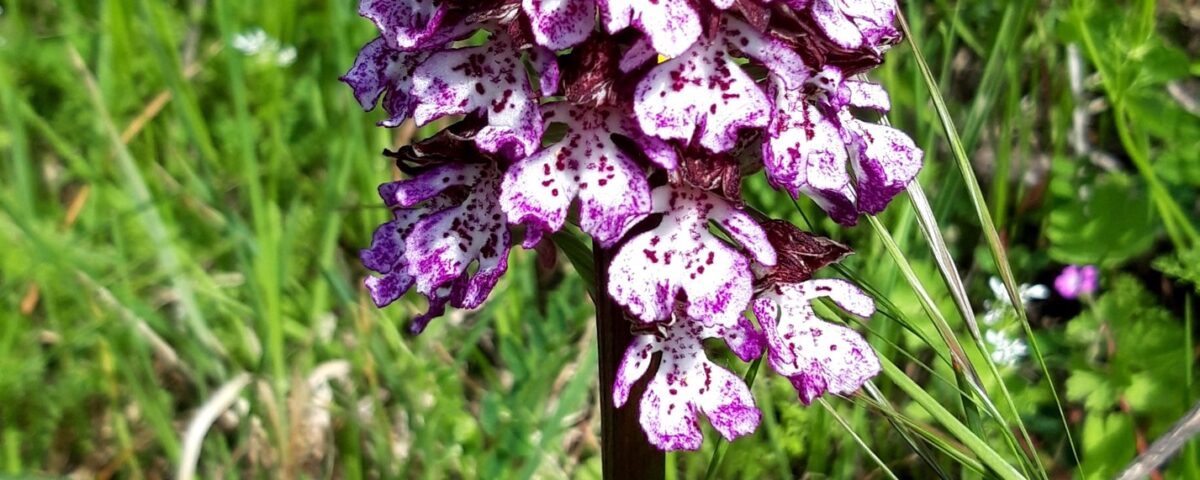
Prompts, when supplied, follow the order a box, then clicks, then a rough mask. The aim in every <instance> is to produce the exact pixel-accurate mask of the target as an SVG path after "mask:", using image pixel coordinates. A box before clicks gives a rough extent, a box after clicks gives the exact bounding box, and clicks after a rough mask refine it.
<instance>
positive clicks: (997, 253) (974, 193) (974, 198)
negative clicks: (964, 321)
mask: <svg viewBox="0 0 1200 480" xmlns="http://www.w3.org/2000/svg"><path fill="white" fill-rule="evenodd" d="M898 19H899V22H900V28H901V29H903V31H904V36H905V37H906V38H907V39H908V44H909V46H910V47H911V48H912V50H913V57H914V59H915V60H916V62H917V67H918V68H919V69H920V71H921V77H922V78H923V79H924V81H925V86H926V88H928V89H929V93H930V98H931V99H932V100H933V105H934V109H935V110H936V111H937V114H938V119H939V120H940V122H941V126H942V130H943V132H944V133H945V134H946V138H947V140H948V142H949V144H950V149H951V151H952V152H953V154H954V160H955V164H956V165H957V166H958V170H959V174H960V175H961V176H962V178H963V183H964V184H965V186H966V187H967V192H968V194H969V195H968V198H969V199H970V200H971V206H972V207H973V208H974V210H975V215H976V216H977V217H978V218H979V222H980V226H981V228H982V229H983V233H984V237H986V238H987V243H988V249H989V250H990V251H991V254H992V258H993V260H994V261H995V263H996V268H997V270H999V273H1000V278H1001V279H1002V280H1003V281H1004V286H1005V289H1006V290H1007V291H1008V296H1009V299H1010V300H1011V302H1012V304H1013V305H1023V303H1022V302H1021V298H1020V295H1019V294H1018V293H1017V283H1016V281H1015V280H1014V279H1013V273H1012V266H1011V265H1009V263H1008V256H1007V254H1006V253H1005V251H1004V246H1003V245H1002V244H1001V243H1000V235H999V234H998V233H997V232H996V226H995V224H994V223H993V222H992V216H991V213H989V212H988V209H987V203H986V202H985V201H984V199H983V192H982V190H981V189H980V187H979V182H978V180H976V178H975V173H974V171H973V169H972V167H971V162H970V160H968V159H967V153H966V150H965V149H964V148H963V144H962V141H961V140H960V139H959V137H958V131H957V129H956V128H955V127H954V120H953V118H952V117H951V116H950V111H949V109H948V108H946V102H945V100H943V98H942V94H941V91H940V90H939V89H938V86H937V82H936V81H934V78H933V74H932V73H931V72H930V70H929V65H928V64H927V63H926V62H925V57H924V56H923V55H922V54H921V49H920V47H919V46H917V42H916V40H915V39H914V38H913V34H912V32H911V31H910V30H909V28H908V23H907V20H906V19H905V18H904V15H903V14H900V15H898ZM1015 310H1016V311H1017V317H1018V318H1019V319H1020V322H1021V326H1022V327H1023V328H1024V330H1025V336H1026V339H1027V340H1028V342H1029V346H1030V347H1031V350H1032V351H1033V356H1034V358H1036V359H1037V361H1038V366H1039V367H1040V368H1041V370H1042V374H1043V375H1045V378H1046V384H1047V386H1049V388H1050V393H1051V395H1052V396H1053V398H1054V403H1055V406H1056V407H1057V408H1058V414H1059V418H1060V419H1061V420H1062V425H1063V430H1064V433H1065V434H1066V436H1067V442H1068V443H1069V444H1070V447H1071V455H1072V456H1073V458H1074V460H1075V463H1076V465H1079V464H1080V462H1079V452H1078V450H1077V449H1076V447H1075V439H1074V436H1073V435H1072V434H1071V425H1070V423H1068V422H1067V416H1066V412H1065V410H1064V409H1063V404H1062V399H1061V397H1059V395H1058V388H1057V387H1055V386H1054V377H1053V376H1052V375H1050V369H1049V367H1047V365H1046V358H1045V356H1043V355H1042V351H1041V347H1039V346H1038V342H1037V338H1036V337H1034V335H1033V328H1032V327H1031V326H1030V324H1029V317H1028V315H1027V314H1026V312H1025V309H1024V308H1016V309H1015ZM1080 476H1083V472H1082V470H1081V471H1080Z"/></svg>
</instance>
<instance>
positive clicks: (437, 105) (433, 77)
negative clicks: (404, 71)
mask: <svg viewBox="0 0 1200 480" xmlns="http://www.w3.org/2000/svg"><path fill="white" fill-rule="evenodd" d="M516 52H517V46H516V44H515V43H514V42H512V40H511V39H509V38H508V36H507V35H505V34H503V33H495V34H493V36H492V39H491V41H490V42H488V44H487V45H485V46H479V47H471V48H460V49H457V50H448V51H444V52H438V53H435V54H433V55H431V56H430V57H429V59H428V60H426V61H425V63H422V64H421V66H419V67H417V69H416V71H415V72H414V74H413V89H412V93H413V95H415V96H416V97H417V98H418V99H419V103H418V105H417V107H416V109H415V111H414V113H413V117H414V119H416V121H417V124H418V125H424V124H426V123H429V122H430V121H432V120H434V119H437V118H441V117H443V116H446V115H457V114H467V113H472V112H476V111H481V112H483V113H484V115H486V116H487V119H488V125H487V126H486V127H484V128H483V129H481V130H480V131H479V132H478V134H476V136H475V143H476V145H478V146H479V148H480V149H481V150H484V151H486V152H489V153H502V154H504V155H505V156H508V157H510V158H523V157H525V156H526V155H529V154H530V153H533V151H534V150H536V149H537V147H538V143H539V141H540V140H541V138H542V119H541V114H540V112H539V111H538V101H537V96H536V95H535V94H534V92H533V89H532V88H531V87H530V85H529V79H528V77H527V75H526V74H525V71H524V67H523V66H522V65H521V62H520V57H519V56H518V55H517V53H516Z"/></svg>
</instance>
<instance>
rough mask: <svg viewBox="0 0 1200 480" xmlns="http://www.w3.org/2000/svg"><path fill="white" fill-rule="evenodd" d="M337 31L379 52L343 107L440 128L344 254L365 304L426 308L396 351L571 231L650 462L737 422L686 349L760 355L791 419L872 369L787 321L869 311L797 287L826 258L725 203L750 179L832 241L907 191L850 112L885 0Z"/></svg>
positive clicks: (742, 4)
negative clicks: (809, 210)
mask: <svg viewBox="0 0 1200 480" xmlns="http://www.w3.org/2000/svg"><path fill="white" fill-rule="evenodd" d="M359 13H360V14H361V15H362V16H364V17H366V18H368V19H370V20H371V21H372V22H374V23H375V24H376V25H377V26H378V27H379V33H380V35H379V37H378V38H376V39H374V40H372V41H370V42H368V43H367V44H366V45H364V46H363V48H362V50H361V51H360V53H359V55H358V58H357V59H356V60H355V61H354V64H353V66H352V67H351V68H350V70H349V71H348V72H347V73H346V75H345V76H343V77H342V80H343V81H344V82H346V83H347V84H348V85H349V86H350V87H351V88H352V89H353V91H354V97H355V99H356V100H357V101H358V103H359V104H360V105H361V106H362V108H363V109H365V110H372V109H374V108H375V106H376V105H377V104H382V108H383V110H384V112H385V113H386V118H385V119H384V120H382V121H380V122H379V123H380V125H382V126H387V127H396V126H399V125H401V124H403V123H404V122H406V121H409V120H411V121H413V122H415V123H416V124H417V125H425V124H428V123H430V122H433V121H434V120H438V119H459V118H461V120H458V121H457V123H453V124H452V125H451V126H450V127H447V128H446V129H445V130H443V131H442V132H441V133H439V134H437V135H435V136H434V137H433V138H430V139H428V140H426V141H423V142H421V143H418V144H415V145H409V146H405V147H403V148H402V149H401V150H399V151H398V152H396V153H393V154H392V155H394V156H395V157H396V159H397V165H398V166H399V167H400V169H401V170H402V171H403V172H404V173H406V174H407V177H406V179H404V180H399V181H396V182H391V183H385V184H383V185H382V186H380V188H379V193H380V196H381V197H382V198H383V202H384V204H385V205H386V206H387V207H388V208H389V209H390V210H391V212H392V214H393V217H392V219H391V220H390V221H388V222H387V223H384V224H383V225H381V226H380V227H379V228H378V229H377V230H376V232H375V235H374V239H373V241H372V243H371V246H370V248H368V249H365V250H363V251H362V255H361V257H362V261H363V264H364V265H365V266H366V267H367V268H369V269H371V270H373V271H375V272H377V273H378V274H379V275H378V276H371V277H368V278H367V279H366V280H365V285H366V287H367V289H368V291H369V292H370V295H371V297H372V299H373V300H374V302H375V303H376V305H378V306H380V307H383V306H386V305H388V304H390V303H392V302H394V301H395V300H397V299H398V298H400V297H401V296H402V295H404V294H405V293H406V292H407V291H409V290H413V289H415V290H416V292H418V293H419V294H421V295H423V296H425V297H426V298H427V299H428V301H429V307H428V311H427V312H426V313H424V314H421V315H418V316H416V317H415V318H413V319H412V322H411V324H410V329H411V330H412V331H413V332H414V333H419V332H420V331H421V330H423V329H424V328H425V327H426V325H427V324H428V323H429V321H430V320H431V319H432V318H435V317H437V316H439V315H441V314H443V313H444V312H445V310H446V308H447V307H456V308H475V307H478V306H480V305H481V304H482V303H483V302H484V301H485V300H486V299H487V297H488V295H489V294H490V293H491V291H492V290H493V288H494V287H495V286H496V284H497V282H498V281H499V280H500V278H501V277H502V276H503V275H504V273H505V271H506V270H507V267H508V262H507V258H508V253H509V250H510V248H511V244H512V243H513V242H514V238H519V239H522V245H523V246H524V247H525V248H534V247H535V246H537V245H539V243H541V244H543V245H546V243H544V242H542V240H543V238H544V237H545V236H546V235H548V234H551V233H554V232H557V231H559V230H561V229H563V228H564V226H565V225H566V224H567V223H573V224H575V225H577V226H578V227H579V228H580V229H581V230H582V231H583V232H584V233H586V234H588V235H590V236H591V237H592V238H593V239H595V240H596V243H597V244H598V245H599V248H604V249H610V250H611V251H612V252H613V257H612V261H611V263H610V264H609V266H608V271H607V272H604V274H606V275H607V276H608V281H607V283H606V284H607V285H608V288H607V291H606V292H600V294H606V295H609V296H610V297H611V298H612V299H613V300H614V301H615V302H617V303H618V304H620V305H621V306H623V307H624V309H625V313H627V314H628V317H629V319H630V320H631V323H630V327H631V328H633V327H635V326H636V331H637V332H640V334H639V335H637V336H636V337H635V339H634V340H633V343H632V344H631V345H630V346H629V347H628V349H627V351H626V355H625V357H624V360H623V362H622V363H621V365H620V368H619V371H618V373H617V378H616V382H615V384H614V385H612V389H613V393H612V394H613V400H614V401H615V403H616V404H617V405H618V406H620V405H624V404H625V403H627V402H628V401H629V400H630V398H629V396H630V392H631V387H632V386H633V384H634V383H635V382H638V381H639V379H641V378H643V377H649V380H648V384H647V388H646V393H645V394H644V395H642V397H641V398H640V399H638V402H639V403H638V405H639V406H640V410H639V416H640V419H641V425H642V427H643V429H644V431H645V433H646V435H647V438H648V439H649V441H650V443H652V444H653V445H655V446H657V447H658V448H661V449H663V450H681V449H684V450H694V449H697V448H699V447H700V444H701V442H702V437H701V431H700V429H699V426H698V422H699V416H700V414H701V413H702V414H703V415H704V416H705V417H707V418H708V421H709V422H710V423H711V424H712V425H713V427H714V428H715V429H716V430H717V431H718V432H719V433H720V434H721V435H722V436H724V437H725V438H727V439H730V440H732V439H734V438H737V437H740V436H743V435H747V434H750V433H752V432H753V431H754V430H755V429H756V428H757V426H758V424H759V421H760V419H761V416H762V415H761V413H760V412H759V410H758V409H757V407H756V406H755V403H754V399H753V397H752V396H751V393H750V389H749V388H748V387H747V385H746V384H745V383H744V382H743V381H742V379H741V378H740V377H738V376H737V375H735V374H734V373H732V372H731V371H729V370H727V369H726V368H724V367H721V366H719V365H717V364H716V363H714V362H713V361H712V360H710V359H709V358H708V356H707V355H706V353H705V350H704V348H703V345H702V344H703V341H704V340H706V339H710V338H721V339H723V340H725V343H726V344H727V345H728V346H729V348H730V349H731V350H732V351H733V353H734V354H735V356H736V357H738V358H739V359H741V360H743V361H751V360H753V359H756V358H759V357H760V356H761V355H764V354H765V355H766V356H767V358H766V360H767V361H768V364H769V365H770V366H771V367H772V368H773V369H774V370H775V371H776V372H778V373H779V374H780V375H782V376H783V377H786V378H787V379H788V380H789V381H790V382H791V383H792V384H793V385H794V386H795V388H796V389H797V391H798V394H799V397H800V400H801V401H802V402H804V403H805V404H808V403H810V402H812V401H813V400H814V399H815V398H817V397H818V396H820V395H822V394H824V393H827V392H831V393H835V394H843V395H845V394H851V393H853V392H854V391H856V390H857V389H858V388H860V387H861V386H862V385H863V384H864V382H866V381H867V380H869V379H870V378H871V377H873V376H874V375H876V374H877V373H878V372H879V361H878V358H876V357H875V354H874V351H873V350H872V349H871V347H870V345H869V344H868V343H867V342H866V340H865V339H864V338H863V337H862V336H861V335H859V334H858V333H856V332H855V331H854V330H852V329H850V328H849V327H846V326H843V325H838V324H834V323H830V322H828V321H826V320H823V319H821V318H819V317H818V316H817V315H816V313H815V310H814V309H813V307H812V306H811V305H810V302H811V301H812V300H814V299H817V298H820V297H827V298H829V299H830V300H832V301H833V303H834V304H836V305H838V306H840V307H841V308H842V309H844V310H845V311H846V312H849V313H851V314H854V315H857V316H859V317H869V316H870V315H871V314H872V313H873V312H874V302H873V301H872V299H871V298H870V297H868V296H867V295H866V294H864V293H863V292H862V291H860V290H859V289H858V288H857V287H855V286H854V285H852V284H850V283H849V282H846V281H842V280H834V279H812V276H813V273H814V272H815V271H816V270H818V269H820V268H821V267H824V266H825V265H828V264H829V263H832V262H836V261H838V260H840V259H841V258H843V257H844V256H845V255H847V254H849V253H850V250H849V248H847V247H845V246H842V245H841V244H838V243H836V242H833V241H831V240H828V239H822V238H820V237H815V236H812V235H810V234H807V233H805V232H802V231H800V230H799V229H796V228H795V227H794V226H792V225H790V224H788V223H787V222H782V221H779V220H771V219H768V218H765V217H764V216H763V215H761V214H759V213H757V212H754V211H753V210H751V209H749V208H747V207H746V206H745V204H744V202H743V200H742V199H741V198H740V190H741V188H740V185H741V180H742V179H743V177H744V176H745V175H748V174H751V173H753V172H756V171H758V170H760V169H762V170H764V171H765V175H766V177H767V179H768V180H769V182H770V183H771V185H773V186H774V187H776V188H778V189H781V190H784V191H786V192H787V193H788V194H790V195H792V196H794V197H800V196H801V195H802V194H803V195H804V196H807V197H809V198H811V199H812V200H813V201H815V202H816V203H817V205H819V206H820V207H821V208H822V209H824V210H825V211H826V212H828V213H829V215H830V217H831V218H833V219H834V220H835V221H837V222H839V223H841V224H844V225H853V224H855V222H857V219H858V217H859V215H862V214H868V215H870V214H876V213H879V212H881V211H882V210H883V209H884V208H885V207H886V206H887V204H888V203H889V202H890V201H891V199H892V198H893V197H895V196H896V195H897V194H899V193H900V192H901V191H902V190H904V188H905V187H906V186H907V185H908V183H909V182H911V181H912V180H913V179H914V178H915V177H916V175H917V173H918V172H919V170H920V168H921V161H922V154H921V151H920V150H919V149H917V148H916V146H915V144H914V143H913V141H912V140H911V139H909V138H908V136H906V135H905V134H904V133H902V132H900V131H899V130H896V129H893V128H890V127H887V126H884V125H879V124H876V123H872V122H868V121H865V120H861V119H859V118H857V117H856V116H855V113H854V112H853V111H852V109H857V110H869V111H874V112H877V113H880V114H882V113H886V112H887V111H888V110H889V109H890V102H889V99H888V96H887V93H886V92H885V91H884V90H883V88H882V87H881V86H879V85H877V84H873V83H869V82H867V81H865V80H861V79H859V78H860V76H861V75H860V74H862V73H864V72H866V71H867V70H869V69H870V68H872V67H874V66H876V65H878V64H879V63H880V62H881V61H882V55H883V53H884V52H885V51H886V50H887V49H888V47H889V46H890V45H892V44H893V43H895V42H896V41H898V39H899V33H898V32H897V30H896V29H895V27H894V26H893V20H894V17H895V15H896V12H895V4H894V3H893V2H885V1H882V0H744V1H741V0H739V1H736V2H735V1H733V0H656V1H646V0H522V1H520V2H517V1H516V0H502V1H490V2H474V3H472V2H456V1H452V0H361V3H360V6H359ZM480 31H485V32H487V35H476V34H477V33H478V32H480ZM472 38H473V39H479V38H486V39H485V40H483V41H482V42H481V43H480V42H479V41H477V40H473V41H467V40H468V39H472ZM565 49H570V50H569V51H567V50H565ZM656 59H657V61H655V60H656ZM443 121H445V120H443ZM559 127H561V129H559ZM551 132H554V133H553V134H551ZM559 133H561V134H562V135H561V136H559V135H558V134H559ZM575 204H578V206H577V207H575V206H574V205H575ZM751 310H752V311H753V318H755V319H757V323H755V322H754V321H752V320H751V317H750V316H749V315H748V314H747V312H748V311H751ZM647 332H651V333H647ZM656 355H657V357H658V358H659V360H658V362H657V365H658V367H657V371H655V372H653V373H650V372H649V370H650V368H651V366H652V365H654V364H655V362H654V361H652V359H653V358H654V357H655V356H656Z"/></svg>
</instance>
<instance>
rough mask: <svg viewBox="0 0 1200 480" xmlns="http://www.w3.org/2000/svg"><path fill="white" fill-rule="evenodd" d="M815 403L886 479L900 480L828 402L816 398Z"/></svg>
mask: <svg viewBox="0 0 1200 480" xmlns="http://www.w3.org/2000/svg"><path fill="white" fill-rule="evenodd" d="M817 401H818V402H820V403H821V406H822V407H825V411H827V412H829V414H830V415H831V416H833V419H834V420H837V422H838V423H839V424H841V425H842V428H844V429H846V433H847V434H849V435H850V438H853V439H854V443H857V444H858V446H860V447H862V449H863V451H864V452H866V454H867V456H869V457H871V461H873V462H875V464H876V465H879V469H880V470H881V471H883V473H884V475H887V477H888V478H890V479H892V480H900V479H899V478H897V477H896V474H895V473H892V469H890V468H888V466H887V464H886V463H883V460H880V459H879V455H876V454H875V451H874V450H871V447H870V446H869V445H867V442H864V441H863V439H862V437H859V436H858V434H857V433H855V432H854V429H853V428H851V427H850V424H849V423H846V419H844V418H842V416H841V415H838V413H837V410H834V408H833V406H831V405H829V402H827V401H825V399H824V398H818V399H817Z"/></svg>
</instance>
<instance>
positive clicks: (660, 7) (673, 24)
mask: <svg viewBox="0 0 1200 480" xmlns="http://www.w3.org/2000/svg"><path fill="white" fill-rule="evenodd" d="M599 3H600V15H601V21H602V22H603V23H604V28H605V29H607V30H608V32H609V33H616V32H617V31H619V30H622V29H624V28H626V27H629V26H630V25H632V26H634V27H635V28H637V29H638V30H641V31H642V33H644V34H645V35H646V36H647V37H648V38H649V40H650V44H651V45H652V46H653V47H654V50H656V51H658V53H660V54H663V55H666V56H668V57H674V56H676V55H679V54H681V53H683V51H684V50H687V48H688V47H690V46H691V45H692V44H693V43H695V42H696V39H697V38H700V31H701V28H700V17H699V16H698V15H697V14H696V10H694V9H693V8H692V6H691V5H690V4H689V2H688V1H687V0H658V1H646V0H601V1H600V2H599Z"/></svg>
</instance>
